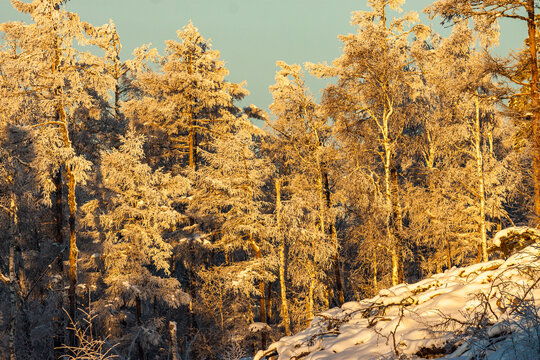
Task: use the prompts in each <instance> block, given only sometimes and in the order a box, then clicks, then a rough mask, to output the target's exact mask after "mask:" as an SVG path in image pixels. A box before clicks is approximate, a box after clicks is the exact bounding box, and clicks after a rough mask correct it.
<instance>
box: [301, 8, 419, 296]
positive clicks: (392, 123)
mask: <svg viewBox="0 0 540 360" xmlns="http://www.w3.org/2000/svg"><path fill="white" fill-rule="evenodd" d="M402 3H403V1H399V0H393V1H388V0H385V1H383V0H377V1H369V3H368V5H369V6H370V7H371V9H372V10H371V11H367V12H362V11H358V12H354V13H353V15H352V24H353V25H355V26H356V27H357V28H358V31H357V33H356V34H348V35H342V36H340V40H341V41H342V42H343V44H344V49H343V55H342V56H341V57H340V58H338V59H336V60H334V62H333V65H332V66H328V65H324V64H322V65H317V66H313V65H311V66H310V68H311V69H312V73H313V74H314V75H316V76H319V77H325V78H329V77H337V78H338V80H337V83H336V84H335V85H329V86H328V87H327V88H326V89H325V92H324V96H323V106H324V108H325V109H326V111H327V113H328V115H329V116H331V117H332V118H333V119H334V120H335V122H336V129H337V132H338V135H339V136H340V137H341V139H342V141H343V144H344V146H354V145H353V144H355V143H357V142H358V141H359V140H360V139H361V141H363V142H365V143H368V142H369V145H368V146H367V147H369V148H370V149H371V150H370V152H371V153H372V154H374V155H375V156H376V157H377V158H378V160H379V164H380V169H381V170H380V172H381V181H382V189H381V190H382V191H383V192H384V194H385V202H386V204H385V211H384V212H385V214H384V215H382V216H384V217H385V218H386V220H385V223H386V225H385V227H386V231H385V232H386V238H387V240H386V242H385V244H381V246H384V247H385V248H386V249H387V251H388V252H389V254H390V256H391V261H392V284H394V285H396V284H397V283H399V282H400V281H402V280H403V277H402V275H401V274H402V270H400V268H401V266H402V265H401V264H402V247H403V245H402V241H401V239H400V237H399V235H398V234H397V232H396V231H395V230H394V229H393V228H392V227H393V225H392V221H393V220H392V216H393V215H392V214H395V210H396V209H394V207H393V205H392V204H393V200H392V186H391V171H392V169H393V168H395V165H394V164H393V161H394V156H395V151H396V146H397V144H398V142H399V141H400V138H401V135H402V132H403V128H404V125H405V123H406V117H405V116H404V113H405V110H404V109H405V107H406V106H407V104H408V102H409V99H410V96H411V94H412V91H411V89H412V88H413V87H414V83H415V82H416V81H417V80H416V79H415V75H414V73H413V72H412V71H411V59H410V57H409V50H408V49H409V46H410V45H409V41H408V37H409V35H410V33H411V31H404V27H405V26H407V24H413V23H415V22H416V21H417V17H418V15H417V14H416V13H410V14H407V15H405V16H404V17H402V18H395V19H393V20H392V21H390V22H388V21H387V17H386V11H387V9H388V8H389V9H392V10H400V9H401V8H400V6H401V5H402ZM412 30H415V31H418V32H423V31H425V30H424V27H422V26H419V25H417V26H415V27H413V28H412ZM370 156H371V155H370Z"/></svg>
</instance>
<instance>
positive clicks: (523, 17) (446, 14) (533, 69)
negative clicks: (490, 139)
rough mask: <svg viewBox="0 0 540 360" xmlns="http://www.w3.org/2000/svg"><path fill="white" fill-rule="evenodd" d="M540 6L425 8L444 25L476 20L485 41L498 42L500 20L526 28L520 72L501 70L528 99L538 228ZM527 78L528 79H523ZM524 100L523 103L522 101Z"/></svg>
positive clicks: (527, 0)
mask: <svg viewBox="0 0 540 360" xmlns="http://www.w3.org/2000/svg"><path fill="white" fill-rule="evenodd" d="M539 8H540V5H538V3H537V1H535V0H481V1H474V2H471V1H466V0H439V1H436V2H435V3H433V4H432V5H431V6H429V7H428V8H426V10H425V11H426V12H427V13H429V14H430V16H432V17H434V16H436V15H440V16H441V17H442V18H443V19H444V21H449V22H453V23H458V22H460V21H462V20H463V19H473V21H474V25H475V29H476V30H477V31H478V32H479V35H480V37H481V38H483V40H485V41H491V42H497V41H498V40H497V35H498V20H499V19H500V18H508V19H511V20H518V21H521V22H523V23H525V24H526V25H527V40H526V41H525V46H526V51H524V52H522V54H521V55H522V56H521V57H520V64H521V66H518V67H517V68H515V67H514V68H512V67H511V68H510V69H508V68H506V69H502V71H500V72H502V74H503V75H505V76H506V77H507V78H509V79H510V80H511V81H513V82H514V83H515V84H517V85H519V86H521V87H522V92H521V94H519V95H520V96H519V97H521V98H523V97H526V99H525V100H524V101H521V102H522V103H524V104H526V105H527V106H525V107H524V108H523V109H522V114H521V117H522V118H524V119H525V118H527V114H529V113H530V114H531V115H532V116H531V118H532V119H531V124H530V128H531V130H532V131H531V134H530V143H531V147H532V157H533V183H534V214H535V217H536V218H535V220H534V222H535V224H538V223H539V219H540V93H539V75H538V43H537V42H538V41H537V38H538V34H537V22H538V14H537V12H538V9H539ZM524 74H526V76H523V75H524ZM522 100H523V99H522Z"/></svg>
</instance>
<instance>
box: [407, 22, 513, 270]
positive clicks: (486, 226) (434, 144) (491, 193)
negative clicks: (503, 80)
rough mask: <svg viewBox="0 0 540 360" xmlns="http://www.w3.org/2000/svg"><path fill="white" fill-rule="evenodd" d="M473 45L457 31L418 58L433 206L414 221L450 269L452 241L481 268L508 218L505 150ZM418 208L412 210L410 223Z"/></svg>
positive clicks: (488, 82) (492, 95)
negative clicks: (436, 242) (437, 242)
mask: <svg viewBox="0 0 540 360" xmlns="http://www.w3.org/2000/svg"><path fill="white" fill-rule="evenodd" d="M475 41H476V39H475V38H474V36H473V33H472V31H471V30H469V29H468V28H467V27H466V26H465V25H464V24H460V25H458V26H456V27H455V28H454V31H453V32H452V34H451V35H450V37H449V38H447V39H443V40H442V41H440V43H437V44H435V48H434V49H428V50H426V51H422V50H421V51H419V52H418V53H417V55H419V57H418V58H417V59H418V62H419V64H420V65H419V67H420V68H421V70H422V74H423V76H424V79H425V81H426V89H428V91H426V92H425V95H427V96H428V98H426V100H425V101H426V110H427V111H425V112H424V114H427V115H428V116H427V117H430V119H427V118H426V121H425V122H423V123H422V127H423V135H422V138H421V139H419V140H421V141H419V143H421V144H423V146H421V149H419V150H420V151H421V154H422V158H423V160H422V163H423V166H422V167H423V168H424V169H425V176H426V179H427V188H428V189H429V193H430V194H431V195H430V197H431V199H430V200H433V201H434V204H433V207H430V206H428V207H427V209H426V212H427V214H428V217H427V218H424V220H422V219H421V218H419V217H417V219H418V220H420V222H423V223H424V224H426V225H427V224H431V225H433V228H432V229H433V230H435V229H438V232H439V234H438V236H437V237H439V238H440V239H441V240H442V238H444V239H445V242H446V244H445V247H446V252H447V256H446V257H447V263H448V266H451V264H452V259H451V258H452V257H451V255H450V254H451V244H450V241H451V240H450V239H452V242H454V243H455V249H454V250H455V253H456V254H459V253H461V254H464V253H466V252H467V251H466V250H465V251H464V249H465V248H467V247H468V248H469V249H471V248H472V247H475V248H476V247H477V248H478V256H479V259H481V260H482V261H487V256H488V254H487V247H488V244H487V238H488V232H489V231H490V230H491V226H492V222H493V221H496V219H500V218H501V217H505V216H507V214H506V211H505V209H504V202H505V198H506V194H507V193H508V191H509V185H510V184H509V183H508V174H507V173H508V170H507V167H508V164H507V163H506V160H505V158H506V157H507V153H508V149H507V148H505V147H504V145H502V143H501V136H502V135H504V132H505V130H504V129H503V127H502V126H501V125H502V124H501V121H500V117H499V115H498V114H497V113H496V109H495V102H494V101H495V100H496V99H497V97H498V90H497V88H496V87H495V85H494V84H493V81H492V76H491V72H490V68H489V67H488V63H487V61H486V57H485V56H484V53H482V52H479V51H476V50H475V49H474V45H475V44H474V43H475ZM420 53H423V54H424V57H423V55H420ZM417 190H421V188H417ZM415 192H416V191H415V190H413V193H415ZM416 196H417V199H418V198H423V197H418V194H416ZM414 199H415V197H414V196H413V197H412V198H411V200H413V201H414ZM427 203H429V200H428V202H427ZM441 204H445V206H441ZM419 206H420V207H425V206H426V203H422V204H421V205H420V204H419ZM419 209H420V208H415V210H412V211H411V212H410V213H411V216H414V213H415V212H416V213H418V212H419ZM443 212H448V213H452V214H453V215H452V216H447V214H446V213H443ZM463 215H465V217H463ZM427 219H430V220H429V221H427V222H426V221H425V220H427ZM470 220H473V221H470ZM431 225H430V226H431ZM443 229H444V232H443V233H441V230H443ZM424 230H427V228H424ZM422 233H423V231H420V232H419V234H422ZM441 244H442V243H441ZM472 245H474V246H472ZM456 260H457V259H456ZM458 261H459V260H458ZM439 264H440V262H439ZM439 266H440V265H439Z"/></svg>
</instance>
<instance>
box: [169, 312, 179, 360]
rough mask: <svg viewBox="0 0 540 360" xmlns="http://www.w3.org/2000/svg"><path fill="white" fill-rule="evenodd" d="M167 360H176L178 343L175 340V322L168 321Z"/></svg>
mask: <svg viewBox="0 0 540 360" xmlns="http://www.w3.org/2000/svg"><path fill="white" fill-rule="evenodd" d="M169 346H170V348H169V359H170V360H178V343H177V340H176V322H175V321H169Z"/></svg>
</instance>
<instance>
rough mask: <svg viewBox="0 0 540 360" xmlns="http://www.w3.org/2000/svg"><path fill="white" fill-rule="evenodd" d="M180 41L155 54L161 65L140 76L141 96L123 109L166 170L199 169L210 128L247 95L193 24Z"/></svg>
mask: <svg viewBox="0 0 540 360" xmlns="http://www.w3.org/2000/svg"><path fill="white" fill-rule="evenodd" d="M178 39H179V40H180V42H177V41H174V40H169V41H167V42H166V50H165V52H166V55H165V56H163V57H159V56H157V54H155V53H154V54H152V55H153V60H154V62H156V63H158V64H159V66H160V71H159V72H154V71H152V69H151V68H148V67H147V68H146V69H143V71H139V72H138V73H137V76H136V79H135V81H134V83H133V85H134V86H135V87H136V90H137V92H138V94H137V95H135V96H134V98H133V99H132V100H129V101H127V102H126V103H125V104H124V105H123V110H124V111H125V113H126V115H127V116H129V117H130V118H131V120H132V121H133V123H134V124H136V125H137V126H140V127H142V128H143V129H144V131H145V132H146V133H147V134H148V137H149V139H148V143H149V145H151V146H152V147H153V148H155V149H153V150H152V151H153V152H155V154H152V155H156V156H159V157H160V158H159V159H155V160H152V159H151V160H152V161H153V162H155V163H156V164H158V165H166V166H167V167H171V166H173V164H174V165H175V166H178V165H182V164H183V162H182V161H183V159H184V158H185V157H186V153H187V159H188V161H187V164H188V166H189V167H190V168H192V169H195V168H196V167H197V166H198V155H197V153H198V151H199V150H198V149H199V148H201V147H204V146H206V142H207V137H208V133H209V132H210V131H212V130H211V129H212V127H213V126H214V125H215V124H217V123H219V122H222V121H225V120H224V119H223V117H226V116H229V115H227V112H229V111H235V110H237V109H236V108H234V107H232V106H231V104H232V100H233V99H237V98H241V97H243V96H244V95H245V94H246V93H247V92H246V91H245V90H244V89H242V86H241V85H239V84H234V83H229V82H227V81H225V77H226V76H227V75H228V73H229V72H228V70H227V68H226V67H225V64H224V62H223V61H222V60H220V59H219V56H220V53H219V51H217V50H213V49H212V46H211V42H210V41H209V40H205V39H204V38H203V37H202V36H201V35H200V34H199V31H198V29H197V28H196V27H195V26H193V24H192V23H191V22H190V23H189V24H188V25H186V26H185V27H184V29H183V30H179V31H178Z"/></svg>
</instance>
